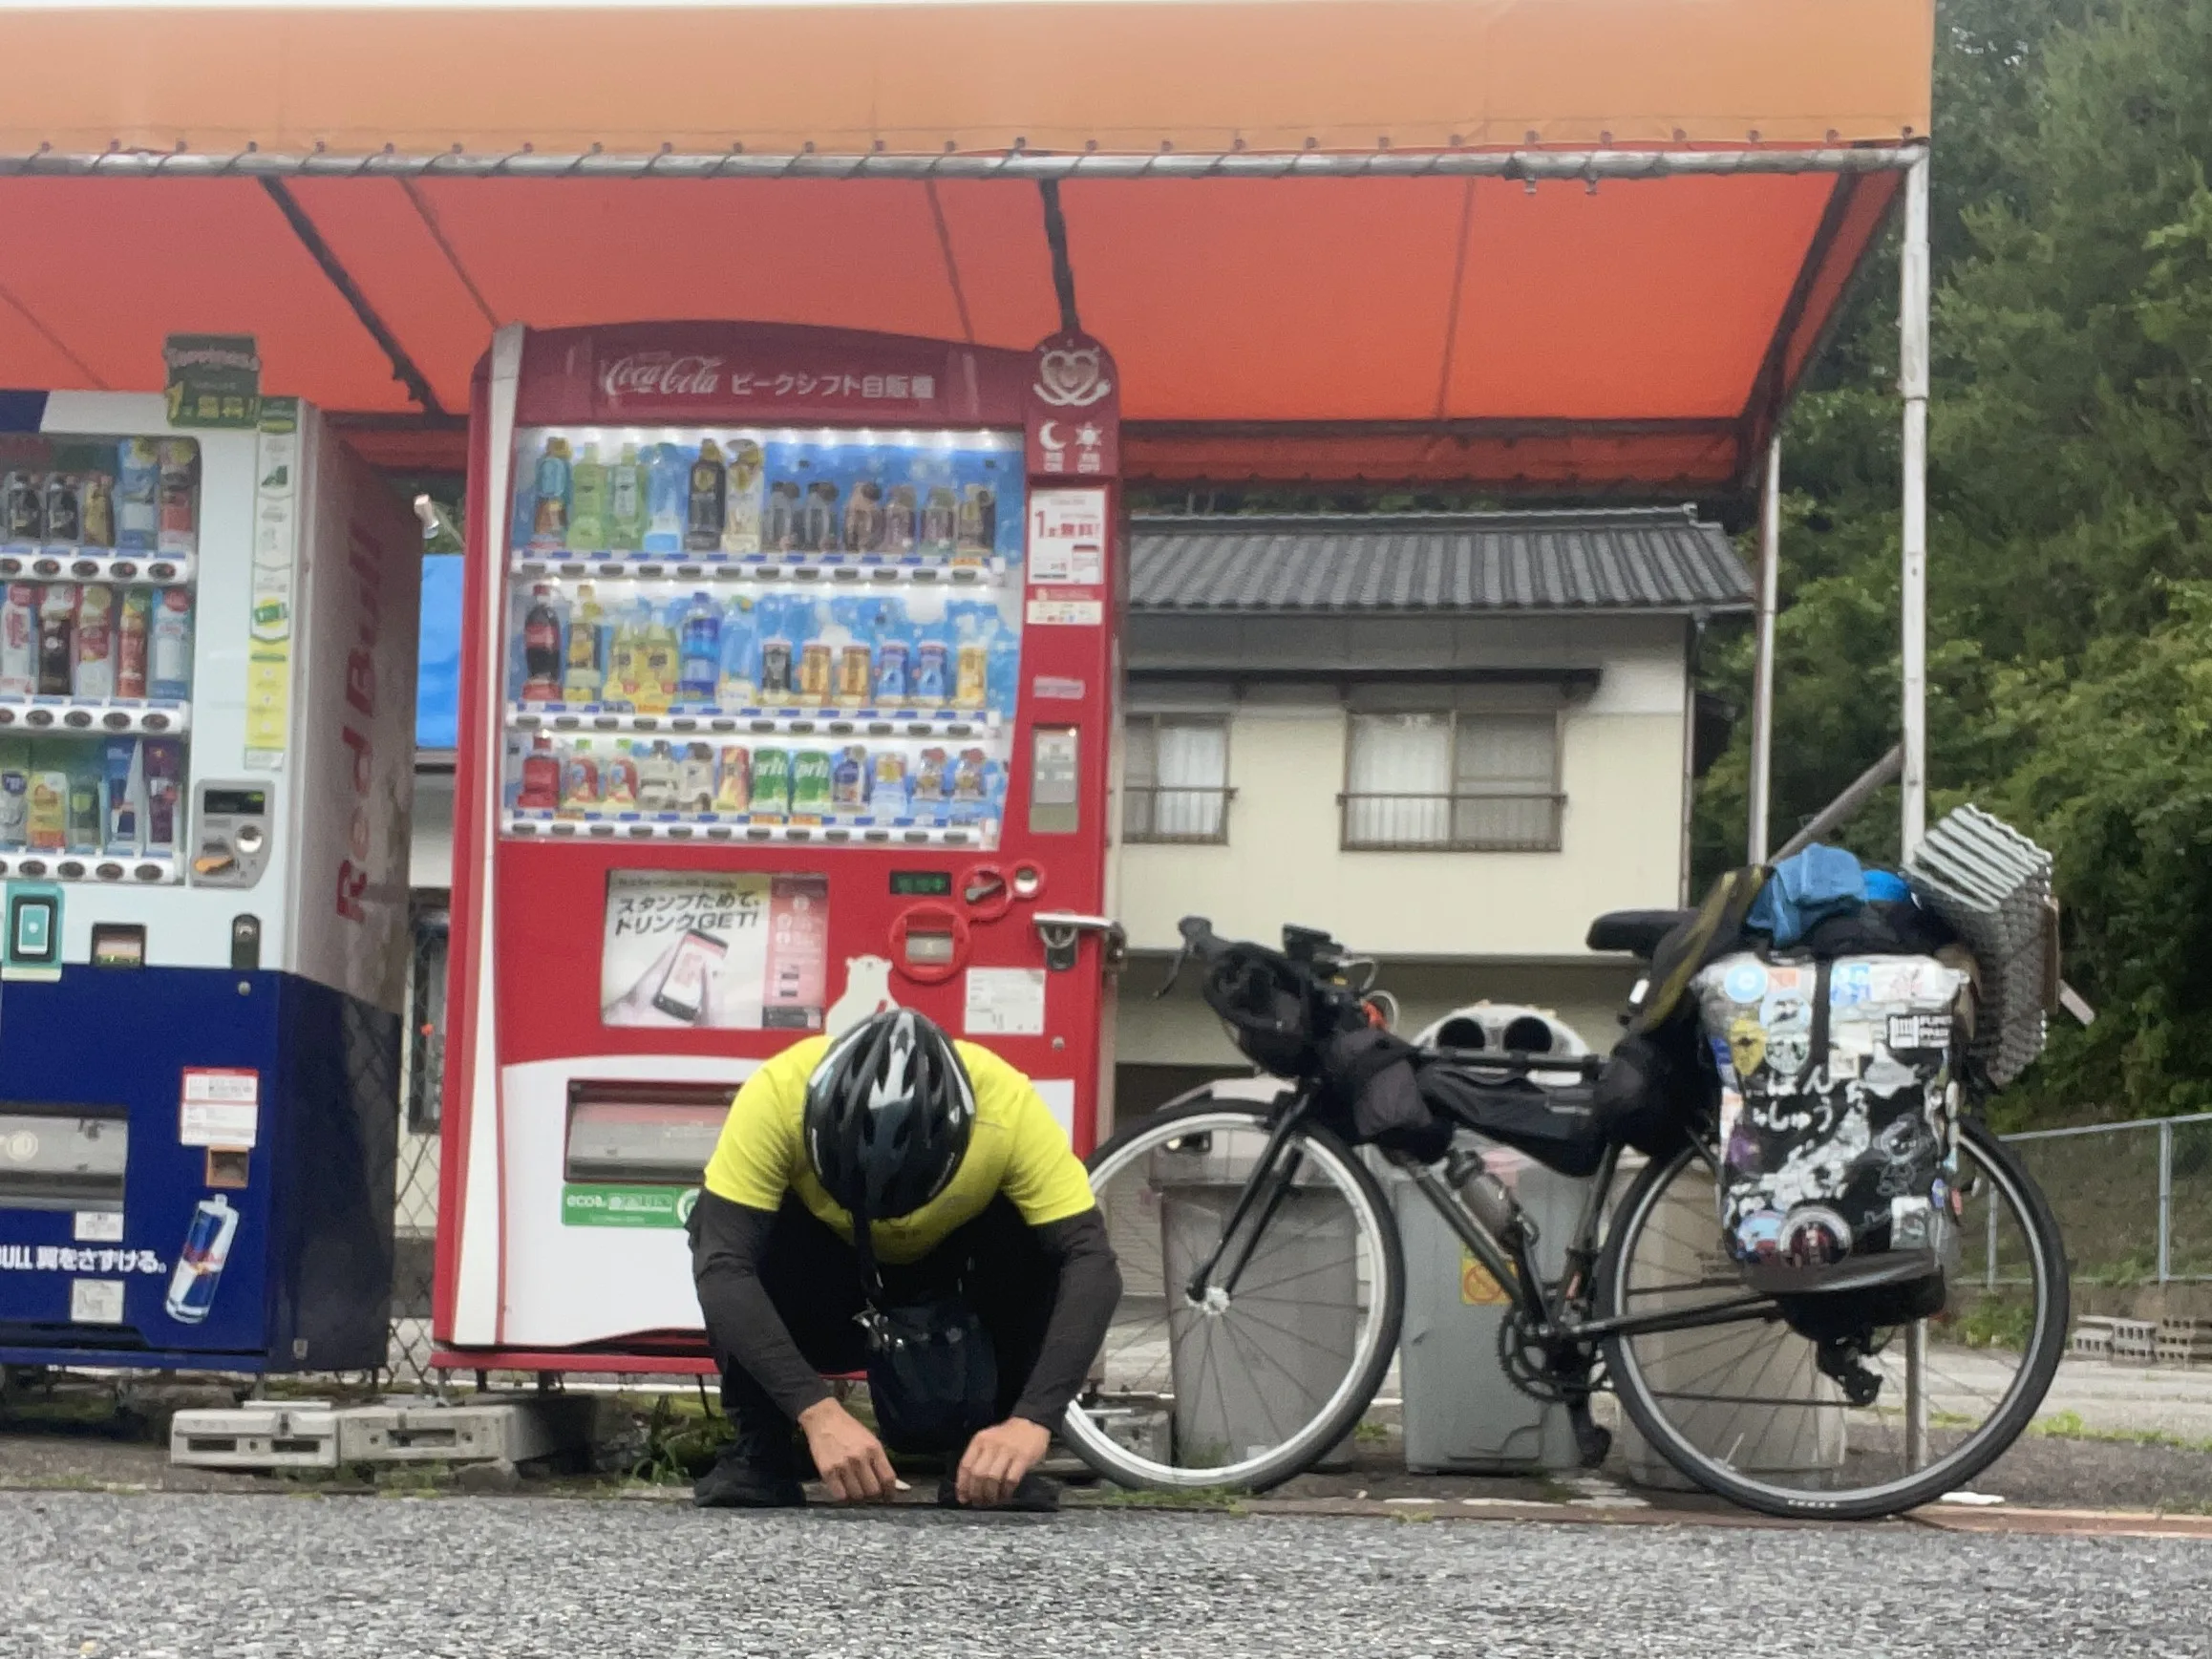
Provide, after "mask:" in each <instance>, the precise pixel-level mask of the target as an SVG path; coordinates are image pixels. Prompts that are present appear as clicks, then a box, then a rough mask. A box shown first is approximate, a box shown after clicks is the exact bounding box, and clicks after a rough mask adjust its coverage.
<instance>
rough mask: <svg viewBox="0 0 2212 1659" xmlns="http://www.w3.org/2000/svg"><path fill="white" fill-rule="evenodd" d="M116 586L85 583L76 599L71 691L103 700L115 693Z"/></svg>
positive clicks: (88, 698) (97, 700)
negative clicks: (74, 672) (74, 649)
mask: <svg viewBox="0 0 2212 1659" xmlns="http://www.w3.org/2000/svg"><path fill="white" fill-rule="evenodd" d="M115 650H116V590H115V589H114V588H112V587H110V586H108V585H105V584H104V583H98V582H92V583H87V584H86V585H84V586H83V587H82V588H81V589H79V590H78V593H77V601H76V674H75V684H74V687H73V688H72V689H73V690H74V692H75V694H76V695H77V696H79V697H81V698H84V699H86V700H88V701H93V702H103V703H104V702H105V701H107V699H108V698H110V697H112V696H114V695H115V694H116V662H115Z"/></svg>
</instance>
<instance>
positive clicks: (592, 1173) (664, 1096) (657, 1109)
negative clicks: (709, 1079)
mask: <svg viewBox="0 0 2212 1659" xmlns="http://www.w3.org/2000/svg"><path fill="white" fill-rule="evenodd" d="M734 1093H735V1089H734V1085H732V1084H729V1083H591V1082H581V1081H580V1082H574V1083H571V1084H569V1086H568V1144H567V1158H566V1177H567V1179H568V1180H571V1181H577V1182H605V1183H615V1182H626V1183H637V1182H643V1183H649V1184H653V1185H669V1186H696V1185H697V1184H698V1183H699V1178H700V1176H701V1174H702V1173H703V1172H704V1171H705V1170H706V1167H707V1159H710V1158H712V1157H713V1154H714V1142H715V1140H716V1139H717V1138H719V1137H720V1135H721V1133H722V1120H723V1118H724V1117H727V1116H728V1115H729V1111H730V1096H731V1095H733V1094H734Z"/></svg>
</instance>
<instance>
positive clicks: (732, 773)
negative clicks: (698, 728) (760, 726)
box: [714, 743, 753, 816]
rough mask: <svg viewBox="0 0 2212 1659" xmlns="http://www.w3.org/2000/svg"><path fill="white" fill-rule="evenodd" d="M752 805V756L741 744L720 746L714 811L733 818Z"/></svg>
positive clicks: (715, 781) (715, 779) (715, 780)
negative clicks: (720, 753)
mask: <svg viewBox="0 0 2212 1659" xmlns="http://www.w3.org/2000/svg"><path fill="white" fill-rule="evenodd" d="M752 804H753V755H752V752H751V751H750V750H748V749H746V748H745V747H744V746H743V745H741V744H736V743H725V744H723V745H722V755H721V761H720V764H719V766H718V768H717V770H716V773H715V778H714V810H715V811H716V812H718V813H722V814H726V815H730V816H735V815H736V814H739V813H742V812H744V811H746V810H747V809H748V808H750V807H751V806H752Z"/></svg>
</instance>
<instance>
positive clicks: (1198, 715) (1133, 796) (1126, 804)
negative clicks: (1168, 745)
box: [1121, 709, 1237, 847]
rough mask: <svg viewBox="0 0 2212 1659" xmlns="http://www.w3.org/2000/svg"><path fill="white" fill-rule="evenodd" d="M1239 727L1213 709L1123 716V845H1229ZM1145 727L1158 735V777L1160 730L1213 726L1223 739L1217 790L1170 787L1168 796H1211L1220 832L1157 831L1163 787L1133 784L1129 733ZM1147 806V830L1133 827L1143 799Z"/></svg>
mask: <svg viewBox="0 0 2212 1659" xmlns="http://www.w3.org/2000/svg"><path fill="white" fill-rule="evenodd" d="M1234 724H1235V723H1234V722H1233V721H1232V720H1231V719H1230V718H1229V716H1228V715H1227V714H1226V713H1214V712H1212V711H1208V710H1180V709H1131V710H1126V711H1124V712H1123V713H1122V716H1121V728H1122V757H1123V758H1122V776H1121V842H1122V844H1123V845H1124V846H1137V847H1223V846H1227V845H1228V844H1229V807H1230V804H1231V803H1232V802H1234V801H1235V799H1236V798H1237V791H1236V786H1235V785H1234V784H1232V783H1230V781H1229V776H1230V759H1231V744H1232V742H1233V740H1234V734H1233V732H1232V730H1231V729H1232V727H1233V725H1234ZM1139 726H1141V727H1144V728H1145V729H1146V730H1148V731H1150V732H1151V734H1152V769H1153V775H1154V776H1155V777H1156V778H1157V777H1158V776H1159V729H1160V728H1161V727H1162V726H1209V727H1213V728H1215V729H1217V730H1219V731H1220V733H1221V734H1222V781H1221V782H1220V783H1219V784H1212V785H1203V786H1201V785H1188V786H1183V785H1178V786H1174V787H1170V788H1166V789H1165V790H1164V793H1167V794H1171V795H1178V796H1210V797H1213V798H1215V802H1216V819H1215V821H1216V826H1217V827H1216V828H1215V829H1214V830H1213V831H1212V832H1211V833H1210V834H1195V835H1190V834H1176V833H1162V832H1161V831H1160V830H1159V829H1158V828H1157V827H1155V826H1156V825H1157V823H1158V821H1159V797H1160V795H1161V794H1162V793H1163V786H1162V785H1160V784H1159V783H1158V782H1153V783H1148V784H1137V783H1132V782H1130V780H1129V767H1128V759H1129V755H1130V747H1131V746H1130V743H1129V733H1130V732H1131V731H1133V730H1134V729H1136V728H1137V727H1139ZM1140 796H1141V797H1143V798H1144V799H1145V800H1146V802H1147V811H1146V813H1145V824H1146V827H1145V828H1143V829H1135V828H1133V827H1131V826H1132V825H1133V824H1134V823H1135V821H1136V816H1135V813H1134V812H1133V810H1132V809H1133V808H1134V807H1135V806H1136V804H1137V801H1138V798H1139V797H1140Z"/></svg>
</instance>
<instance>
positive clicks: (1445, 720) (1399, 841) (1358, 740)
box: [1342, 711, 1565, 852]
mask: <svg viewBox="0 0 2212 1659" xmlns="http://www.w3.org/2000/svg"><path fill="white" fill-rule="evenodd" d="M1349 741H1350V743H1351V753H1350V755H1349V756H1348V757H1347V764H1346V768H1345V794H1344V828H1343V838H1342V839H1343V844H1344V845H1345V847H1346V848H1347V849H1352V850H1357V849H1371V850H1393V851H1394V850H1403V849H1435V850H1440V851H1459V852H1557V851H1558V850H1559V844H1560V813H1561V808H1562V806H1563V804H1564V800H1565V798H1564V797H1563V796H1562V795H1561V794H1560V793H1559V722H1558V720H1557V718H1556V717H1555V716H1553V715H1550V714H1490V713H1468V712H1465V711H1457V712H1454V711H1439V712H1435V713H1390V714H1354V715H1353V716H1352V717H1351V730H1350V734H1349Z"/></svg>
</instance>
